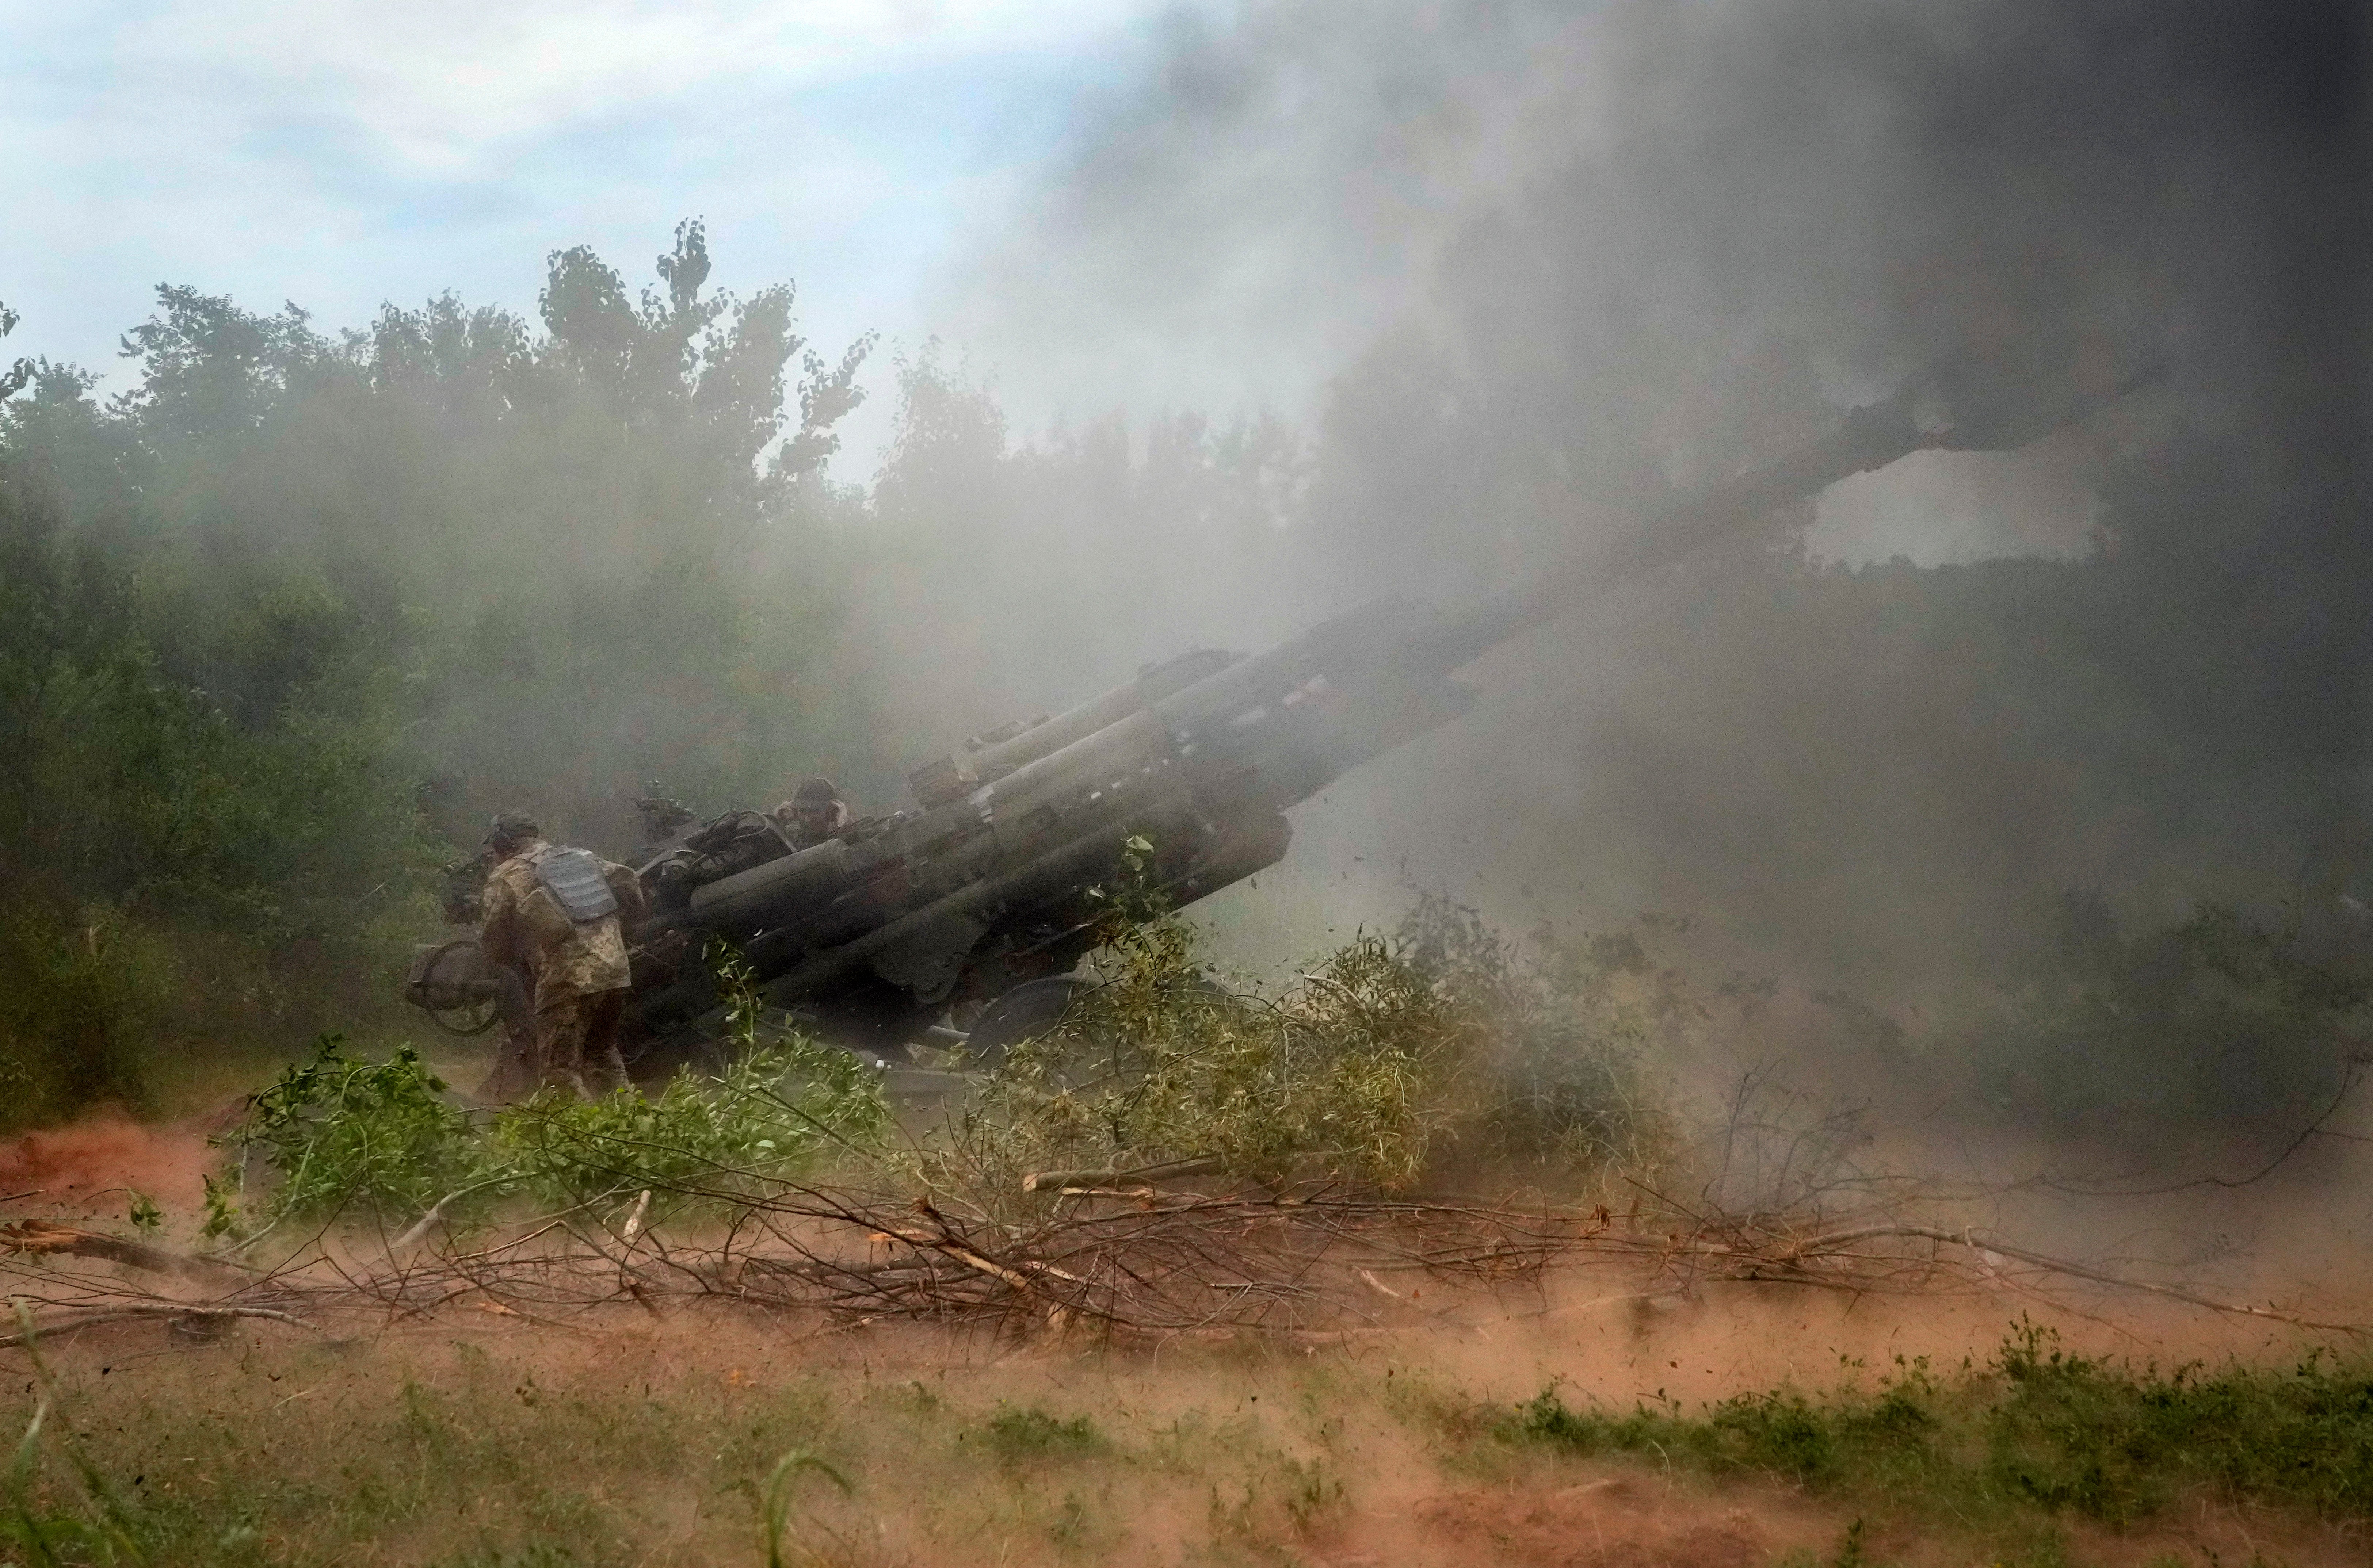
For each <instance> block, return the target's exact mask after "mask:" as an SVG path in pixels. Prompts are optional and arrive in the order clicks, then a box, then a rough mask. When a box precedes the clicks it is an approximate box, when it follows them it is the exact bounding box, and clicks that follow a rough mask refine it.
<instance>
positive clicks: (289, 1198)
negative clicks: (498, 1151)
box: [240, 1035, 486, 1225]
mask: <svg viewBox="0 0 2373 1568" xmlns="http://www.w3.org/2000/svg"><path fill="white" fill-rule="evenodd" d="M444 1096H445V1084H444V1081H443V1080H442V1079H440V1078H438V1076H437V1075H436V1074H433V1073H431V1072H430V1071H429V1070H428V1068H427V1065H426V1064H425V1063H423V1062H422V1061H421V1059H420V1053H419V1052H418V1051H415V1050H414V1049H412V1048H411V1047H410V1046H408V1045H407V1046H403V1047H400V1048H398V1049H397V1050H396V1051H394V1052H393V1053H392V1055H390V1056H389V1057H388V1058H387V1059H386V1060H385V1061H383V1062H369V1061H365V1060H362V1059H360V1058H358V1057H355V1056H352V1055H350V1054H348V1053H347V1051H346V1049H345V1041H344V1040H340V1039H339V1038H338V1037H337V1036H335V1035H325V1036H323V1037H322V1039H321V1040H320V1041H319V1042H318V1043H317V1044H316V1046H315V1048H314V1051H313V1055H312V1057H311V1059H310V1060H309V1061H306V1062H302V1063H294V1064H292V1065H290V1066H289V1067H288V1068H287V1070H286V1071H285V1072H283V1073H282V1074H280V1077H279V1079H278V1080H277V1081H276V1082H275V1083H274V1084H273V1085H272V1086H271V1087H270V1088H267V1089H265V1090H264V1091H263V1093H262V1094H260V1095H258V1096H256V1098H255V1104H254V1107H253V1109H252V1111H251V1115H250V1118H249V1121H248V1123H247V1125H246V1127H245V1128H244V1129H242V1131H241V1133H240V1139H241V1142H242V1143H244V1144H247V1145H248V1146H250V1147H251V1148H255V1149H258V1150H260V1151H261V1152H262V1154H263V1157H264V1159H265V1160H266V1161H267V1162H268V1163H269V1164H270V1166H271V1167H272V1168H273V1170H274V1171H275V1172H276V1173H277V1175H278V1177H279V1185H278V1186H277V1187H276V1188H275V1190H274V1191H273V1193H272V1197H271V1201H270V1207H269V1217H270V1218H272V1219H274V1220H281V1219H287V1220H293V1221H297V1222H299V1223H304V1222H321V1221H329V1220H334V1219H338V1218H342V1217H351V1218H356V1219H375V1220H378V1221H380V1222H381V1223H382V1224H394V1225H403V1224H408V1223H409V1222H410V1221H412V1220H413V1219H414V1218H415V1217H417V1216H418V1215H420V1214H424V1213H426V1212H427V1210H428V1209H429V1207H430V1206H431V1205H433V1204H435V1203H436V1202H438V1201H439V1200H440V1199H443V1198H444V1197H446V1196H447V1195H448V1194H449V1193H452V1192H454V1191H460V1190H462V1189H463V1188H465V1187H469V1186H472V1185H473V1184H476V1183H478V1182H481V1181H483V1180H485V1176H486V1163H485V1158H484V1156H483V1154H482V1151H481V1140H480V1138H479V1137H478V1135H477V1131H476V1129H475V1128H473V1125H472V1123H471V1121H470V1118H469V1116H468V1115H467V1114H466V1113H464V1112H463V1111H462V1110H461V1109H458V1108H457V1107H455V1106H453V1105H451V1104H450V1103H449V1102H448V1101H447V1100H446V1098H444Z"/></svg>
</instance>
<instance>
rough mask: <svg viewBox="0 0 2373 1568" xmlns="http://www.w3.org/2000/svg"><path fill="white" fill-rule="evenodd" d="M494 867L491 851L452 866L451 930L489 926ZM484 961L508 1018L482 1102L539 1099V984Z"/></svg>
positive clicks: (514, 969)
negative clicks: (536, 992) (536, 1094)
mask: <svg viewBox="0 0 2373 1568" xmlns="http://www.w3.org/2000/svg"><path fill="white" fill-rule="evenodd" d="M494 866H495V852H494V851H493V850H492V849H491V848H488V849H482V850H480V851H479V852H478V853H477V854H474V855H471V856H469V857H467V858H466V859H462V860H455V861H449V862H448V863H447V864H446V866H445V889H444V894H443V897H442V898H441V899H440V900H439V902H440V903H442V905H443V906H444V914H445V923H447V924H448V925H470V926H475V925H478V924H480V923H483V922H484V921H485V913H486V877H488V875H489V874H491V873H492V871H493V870H494ZM479 958H480V959H481V960H482V962H483V964H484V967H483V972H482V979H483V981H484V983H485V985H486V986H488V987H490V988H491V990H492V993H493V996H494V1000H495V1008H496V1015H497V1016H498V1017H499V1018H501V1019H502V1025H503V1043H502V1046H501V1048H500V1049H498V1050H497V1051H496V1052H495V1066H494V1071H492V1072H490V1073H488V1074H486V1076H485V1082H483V1083H481V1084H480V1085H479V1086H478V1087H477V1090H476V1093H477V1098H480V1099H482V1100H487V1101H490V1102H492V1101H502V1100H508V1099H513V1098H518V1097H519V1096H520V1095H527V1094H533V1093H534V1092H535V1091H536V1090H537V1089H538V1088H540V1087H542V1084H541V1083H540V1082H539V1081H538V1071H539V1070H538V1068H537V1066H536V1060H537V1058H536V1051H535V1002H534V1000H533V998H532V994H531V987H532V983H533V982H532V981H531V980H530V978H529V976H528V973H527V971H526V970H523V969H521V968H520V966H519V965H517V964H497V963H495V962H492V961H491V960H486V959H485V954H484V952H481V953H480V954H479Z"/></svg>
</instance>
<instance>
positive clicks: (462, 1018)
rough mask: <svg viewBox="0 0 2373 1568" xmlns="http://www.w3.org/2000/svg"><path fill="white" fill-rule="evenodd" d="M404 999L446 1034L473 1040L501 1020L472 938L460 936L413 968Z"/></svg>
mask: <svg viewBox="0 0 2373 1568" xmlns="http://www.w3.org/2000/svg"><path fill="white" fill-rule="evenodd" d="M404 1000H405V1001H407V1002H410V1003H411V1004H412V1005H414V1006H415V1007H418V1008H419V1009H420V1010H421V1011H422V1012H424V1013H426V1014H427V1015H428V1021H429V1022H430V1023H432V1024H435V1025H436V1026H437V1027H438V1028H439V1029H442V1030H443V1031H444V1032H445V1033H447V1034H449V1035H455V1036H458V1037H459V1038H461V1039H463V1040H473V1039H475V1038H476V1037H477V1036H479V1035H482V1034H485V1032H486V1031H487V1030H488V1029H491V1028H494V1027H495V1026H496V1025H497V1024H498V1023H500V1022H501V1021H502V1016H503V1005H502V998H501V996H500V994H499V993H497V989H496V988H495V986H494V985H493V984H491V983H490V982H489V981H487V979H486V972H485V959H484V958H483V957H481V955H480V954H479V951H478V940H477V938H476V937H474V936H464V937H460V938H458V939H456V940H454V941H451V942H448V943H446V944H445V945H444V946H443V947H438V948H437V949H436V950H435V951H434V952H431V953H429V954H427V955H426V956H425V957H424V958H422V959H421V960H420V961H419V962H417V963H415V965H414V966H413V970H412V977H411V979H410V981H409V982H408V983H407V984H406V985H405V987H404Z"/></svg>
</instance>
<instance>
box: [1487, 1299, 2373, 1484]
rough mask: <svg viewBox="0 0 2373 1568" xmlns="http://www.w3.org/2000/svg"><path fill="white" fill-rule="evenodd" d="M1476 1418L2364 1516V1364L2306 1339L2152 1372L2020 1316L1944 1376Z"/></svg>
mask: <svg viewBox="0 0 2373 1568" xmlns="http://www.w3.org/2000/svg"><path fill="white" fill-rule="evenodd" d="M1490 1430H1491V1434H1492V1438H1493V1440H1494V1441H1496V1442H1498V1443H1500V1444H1502V1445H1505V1446H1518V1447H1535V1448H1546V1449H1549V1450H1553V1451H1557V1452H1561V1453H1565V1454H1571V1455H1575V1456H1584V1457H1587V1456H1601V1455H1624V1456H1651V1457H1654V1458H1657V1459H1658V1460H1660V1461H1661V1462H1669V1463H1678V1464H1685V1465H1688V1466H1689V1467H1691V1468H1693V1469H1697V1470H1699V1471H1701V1472H1702V1473H1705V1474H1708V1475H1713V1476H1735V1475H1740V1474H1758V1475H1763V1476H1768V1477H1772V1478H1777V1479H1782V1480H1785V1481H1793V1482H1795V1483H1798V1484H1800V1485H1803V1486H1805V1487H1806V1488H1809V1489H1812V1490H1814V1491H1816V1492H1818V1493H1825V1494H1833V1495H1836V1496H1838V1497H1841V1498H1842V1499H1846V1500H1849V1501H1860V1502H1865V1503H1869V1504H1880V1503H1885V1504H1887V1505H1888V1506H1889V1507H1890V1508H1892V1509H1894V1510H1896V1511H1901V1510H1904V1509H1916V1510H1920V1511H1925V1512H1929V1513H1934V1514H1937V1515H1944V1514H1952V1515H1956V1516H1962V1517H1986V1518H1993V1519H1997V1520H2004V1519H2009V1518H2013V1517H2015V1516H2022V1515H2043V1516H2073V1517H2077V1518H2082V1519H2085V1520H2087V1521H2091V1522H2094V1523H2098V1524H2100V1525H2104V1526H2108V1527H2113V1528H2125V1527H2132V1526H2134V1525H2137V1524H2140V1523H2143V1522H2145V1521H2147V1520H2150V1519H2154V1518H2157V1517H2161V1516H2166V1515H2167V1514H2168V1512H2169V1510H2171V1509H2172V1508H2173V1507H2174V1506H2175V1505H2176V1504H2178V1503H2179V1502H2180V1500H2182V1499H2185V1498H2187V1497H2197V1496H2208V1497H2213V1498H2215V1499H2217V1500H2219V1501H2222V1502H2226V1503H2230V1504H2254V1505H2262V1506H2272V1507H2278V1508H2283V1509H2286V1510H2290V1511H2293V1512H2296V1513H2298V1514H2301V1515H2304V1516H2313V1517H2317V1518H2321V1519H2326V1520H2332V1521H2346V1522H2352V1523H2361V1522H2364V1521H2367V1520H2373V1365H2368V1364H2367V1363H2364V1362H2355V1363H2342V1362H2340V1361H2337V1360H2334V1359H2333V1358H2332V1357H2331V1356H2329V1355H2327V1354H2325V1353H2320V1352H2319V1353H2311V1354H2309V1355H2308V1356H2307V1357H2306V1358H2305V1359H2303V1360H2301V1361H2299V1362H2297V1363H2296V1364H2294V1365H2289V1366H2271V1367H2269V1366H2254V1365H2242V1364H2238V1363H2237V1364H2233V1365H2227V1366H2224V1367H2222V1368H2217V1369H2210V1368H2207V1367H2204V1366H2202V1365H2183V1366H2179V1367H2176V1368H2173V1369H2172V1370H2164V1371H2163V1370H2161V1369H2160V1368H2158V1367H2157V1366H2155V1365H2145V1366H2142V1367H2139V1368H2137V1367H2134V1366H2132V1365H2126V1364H2123V1363H2114V1362H2110V1361H2107V1360H2101V1359H2095V1358H2091V1357H2087V1356H2081V1355H2075V1354H2071V1353H2067V1352H2064V1351H2063V1350H2062V1349H2060V1348H2059V1346H2058V1343H2057V1341H2056V1339H2055V1337H2054V1335H2053V1333H2052V1330H2049V1329H2046V1328H2042V1327H2040V1326H2037V1325H2035V1324H2032V1323H2023V1324H2022V1325H2021V1327H2020V1328H2019V1329H2018V1330H2016V1331H2015V1332H2013V1333H2012V1334H2011V1335H2010V1336H2009V1337H2008V1338H2007V1339H2005V1341H2004V1342H2003V1345H2002V1347H2001V1349H2000V1350H1999V1351H1998V1352H1997V1353H1996V1354H1995V1356H1994V1357H1993V1360H1992V1361H1990V1362H1989V1363H1987V1364H1985V1365H1981V1366H1976V1367H1972V1368H1970V1369H1969V1370H1968V1371H1967V1372H1966V1373H1964V1374H1963V1375H1961V1376H1957V1377H1954V1378H1950V1379H1939V1378H1937V1377H1935V1376H1933V1375H1932V1374H1931V1372H1930V1371H1929V1369H1928V1368H1927V1366H1926V1365H1923V1364H1918V1363H1913V1364H1907V1365H1902V1366H1900V1368H1899V1370H1898V1373H1897V1375H1896V1376H1893V1377H1891V1378H1889V1379H1888V1380H1887V1381H1885V1382H1884V1383H1883V1384H1882V1385H1881V1386H1880V1387H1879V1388H1877V1389H1876V1391H1874V1392H1869V1393H1856V1392H1846V1393H1841V1394H1836V1395H1832V1396H1829V1397H1827V1398H1823V1399H1818V1400H1816V1399H1812V1398H1809V1397H1807V1396H1806V1395H1805V1394H1803V1393H1801V1392H1798V1391H1795V1390H1793V1389H1777V1390H1765V1391H1758V1392H1749V1393H1744V1394H1740V1395H1736V1396H1735V1397H1733V1398H1730V1399H1727V1400H1722V1401H1720V1402H1719V1403H1716V1404H1714V1405H1713V1406H1711V1407H1709V1408H1707V1409H1705V1410H1704V1411H1699V1412H1694V1413H1692V1412H1686V1411H1682V1410H1680V1409H1679V1408H1677V1406H1673V1405H1670V1404H1666V1405H1661V1406H1659V1405H1648V1404H1642V1405H1638V1406H1635V1407H1634V1408H1633V1409H1631V1410H1630V1411H1608V1410H1605V1409H1601V1408H1598V1407H1596V1406H1592V1405H1588V1404H1584V1406H1583V1407H1582V1408H1579V1409H1577V1408H1575V1407H1574V1406H1573V1405H1570V1404H1569V1403H1568V1402H1567V1401H1566V1400H1565V1398H1564V1397H1563V1395H1562V1394H1561V1391H1560V1390H1559V1389H1558V1388H1555V1387H1550V1388H1544V1389H1543V1390H1541V1392H1540V1393H1538V1394H1537V1395H1536V1396H1534V1397H1533V1398H1532V1399H1531V1400H1528V1401H1526V1402H1525V1403H1524V1404H1523V1405H1521V1406H1519V1407H1517V1408H1516V1410H1515V1411H1514V1412H1513V1413H1510V1414H1506V1415H1503V1416H1501V1417H1499V1418H1497V1419H1495V1420H1494V1421H1493V1422H1492V1423H1490Z"/></svg>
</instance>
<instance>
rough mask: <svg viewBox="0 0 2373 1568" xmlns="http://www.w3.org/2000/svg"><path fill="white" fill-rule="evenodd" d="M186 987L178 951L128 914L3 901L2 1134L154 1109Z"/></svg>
mask: <svg viewBox="0 0 2373 1568" xmlns="http://www.w3.org/2000/svg"><path fill="white" fill-rule="evenodd" d="M182 980H183V971H182V966H181V964H180V963H179V962H178V961H177V955H176V954H175V953H174V951H173V949H172V947H171V945H170V944H169V942H168V941H167V940H166V939H165V938H164V937H163V936H162V935H160V934H158V933H157V932H155V931H153V930H151V929H149V928H147V927H146V926H143V925H141V924H138V923H134V922H133V921H131V920H129V919H127V918H126V917H125V916H124V915H123V913H122V912H120V911H117V910H114V909H111V908H109V907H107V906H105V905H88V906H84V907H82V908H79V909H76V908H73V907H71V906H62V905H58V904H54V903H50V902H45V901H39V900H22V901H19V902H18V903H16V904H15V905H14V906H13V907H10V906H8V905H6V903H0V1107H5V1108H6V1109H0V1128H5V1127H7V1126H15V1125H41V1124H42V1123H45V1122H51V1121H58V1120H61V1119H64V1118H65V1117H68V1116H71V1115H72V1114H74V1113H75V1112H76V1111H77V1110H79V1109H83V1108H84V1107H86V1106H89V1105H95V1104H101V1103H108V1102H112V1103H115V1104H118V1105H122V1106H124V1107H126V1108H128V1109H135V1110H137V1109H145V1108H146V1106H147V1105H148V1104H149V1098H150V1088H151V1075H152V1063H153V1060H154V1048H153V1040H154V1036H155V1034H156V1032H157V1030H158V1028H159V1026H160V1025H161V1024H162V1023H163V1021H164V1020H165V1019H166V1018H167V1017H169V1016H170V1014H171V1011H172V1007H173V1003H174V998H175V993H176V990H177V987H178V986H179V985H180V984H181V982H182Z"/></svg>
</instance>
